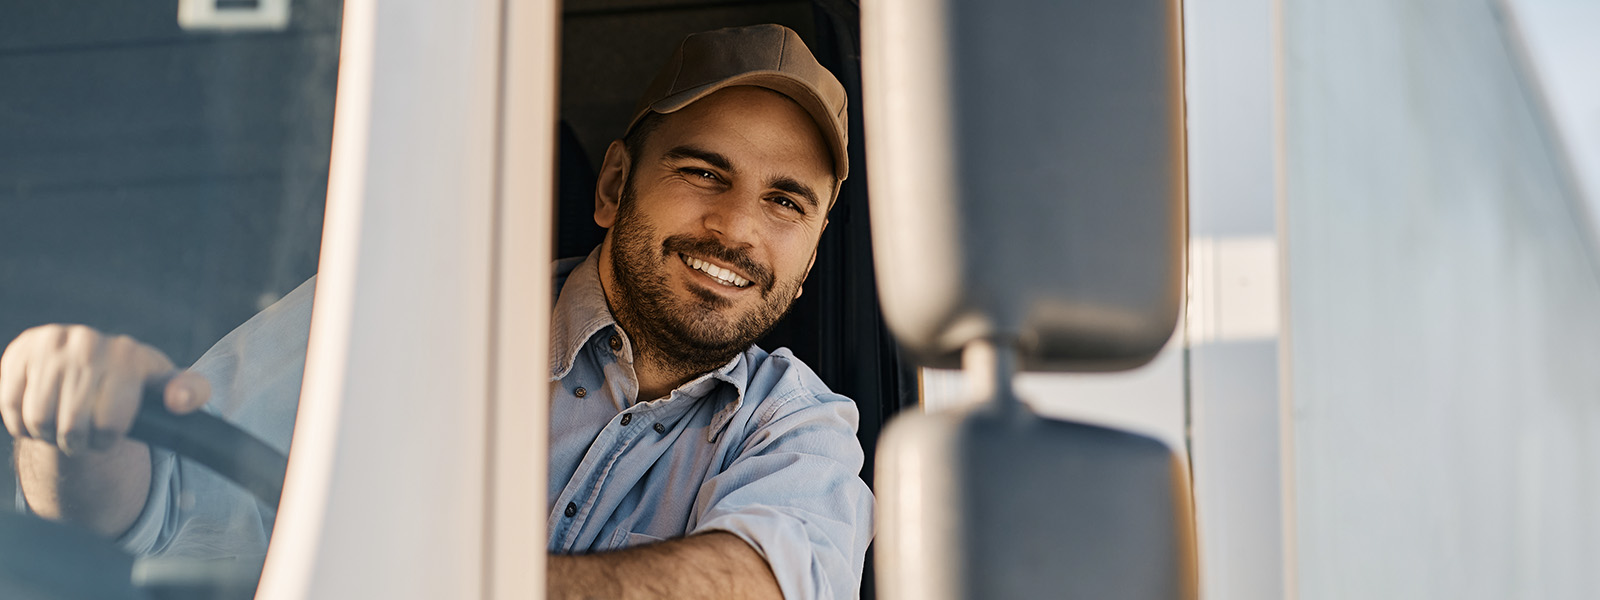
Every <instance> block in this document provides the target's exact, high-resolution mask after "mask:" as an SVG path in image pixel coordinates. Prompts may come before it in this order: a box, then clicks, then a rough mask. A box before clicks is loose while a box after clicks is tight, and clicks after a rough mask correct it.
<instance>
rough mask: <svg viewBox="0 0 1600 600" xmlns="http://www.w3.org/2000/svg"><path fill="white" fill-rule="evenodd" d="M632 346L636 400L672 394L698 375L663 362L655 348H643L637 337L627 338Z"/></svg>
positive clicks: (653, 398) (670, 362)
mask: <svg viewBox="0 0 1600 600" xmlns="http://www.w3.org/2000/svg"><path fill="white" fill-rule="evenodd" d="M629 340H630V341H632V342H633V343H634V346H633V373H634V376H636V377H638V378H639V397H638V398H637V400H640V401H648V400H655V399H657V398H661V397H663V396H666V395H667V394H670V393H672V390H675V389H677V388H678V386H680V385H683V384H685V383H688V382H689V380H690V379H694V378H695V376H697V375H699V374H700V373H688V372H685V370H684V369H683V368H682V367H681V366H677V365H673V364H672V361H668V360H663V358H664V357H663V356H661V355H660V353H658V352H656V351H655V350H656V349H655V348H650V347H647V346H645V345H644V344H643V343H642V341H643V340H640V339H639V338H637V337H633V336H631V335H630V336H629Z"/></svg>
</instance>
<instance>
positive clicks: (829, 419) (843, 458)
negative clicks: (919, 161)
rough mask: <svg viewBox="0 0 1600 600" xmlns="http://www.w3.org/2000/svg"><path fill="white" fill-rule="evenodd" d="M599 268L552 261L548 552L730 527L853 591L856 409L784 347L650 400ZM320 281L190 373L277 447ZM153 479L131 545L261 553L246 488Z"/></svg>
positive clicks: (859, 523) (865, 522)
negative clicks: (641, 397)
mask: <svg viewBox="0 0 1600 600" xmlns="http://www.w3.org/2000/svg"><path fill="white" fill-rule="evenodd" d="M597 264H598V261H597V260H596V259H595V255H591V256H590V257H589V258H588V259H569V260H564V261H560V262H558V263H557V265H556V271H557V272H556V281H557V283H556V287H557V289H559V290H560V295H559V296H558V298H557V300H556V305H555V311H554V314H553V315H552V322H551V327H552V331H551V350H552V352H551V364H550V376H551V377H550V379H551V383H550V386H551V389H550V392H551V398H550V456H549V458H550V484H549V485H550V487H549V499H548V500H549V504H548V505H547V506H546V509H547V510H548V514H549V515H550V517H549V534H550V537H549V549H550V551H551V552H555V553H583V552H599V551H604V550H613V549H618V548H623V547H627V546H632V545H638V544H643V543H648V542H652V541H656V540H661V539H667V538H673V537H681V536H684V535H688V534H692V533H699V532H705V531H727V532H729V533H732V534H734V535H737V536H739V537H740V538H741V539H743V540H745V541H746V542H748V543H749V544H750V545H751V547H753V548H755V549H756V551H757V552H759V553H760V554H761V555H762V556H763V557H765V558H766V559H767V562H768V563H769V564H770V565H771V566H772V570H773V573H774V574H775V575H777V578H778V583H779V586H780V587H781V588H782V589H783V593H784V596H785V597H788V598H850V597H855V596H856V595H857V593H858V591H859V586H860V581H861V573H862V568H863V564H862V563H863V560H864V556H865V553H866V548H867V543H868V542H869V541H870V540H871V537H872V495H871V492H870V491H869V490H868V489H867V486H866V485H865V484H864V483H863V482H862V481H861V479H860V478H859V477H858V476H857V473H859V472H860V470H861V464H862V450H861V445H860V443H859V442H858V441H857V440H856V437H855V430H856V426H857V425H856V424H857V415H858V413H857V411H856V406H855V404H854V403H853V402H851V401H850V400H849V399H848V398H845V397H843V396H840V395H838V394H834V393H832V392H829V391H828V388H827V386H825V385H823V383H822V382H821V380H819V379H818V378H817V376H816V375H815V374H814V373H813V372H812V371H811V370H810V369H809V368H807V367H806V366H805V365H804V364H802V363H801V362H800V361H799V360H796V359H795V358H794V356H793V355H792V354H790V353H789V351H788V350H784V349H780V350H778V351H777V352H773V353H772V354H767V353H766V352H763V351H762V350H761V349H760V348H756V347H751V348H750V349H749V350H747V351H746V352H745V353H743V354H741V355H739V356H738V357H735V358H734V359H733V360H732V361H730V362H729V363H728V364H727V365H725V366H724V367H722V368H720V369H717V370H716V371H713V372H711V373H707V374H705V375H703V376H701V377H699V378H696V379H695V380H693V381H690V382H689V383H686V384H684V385H683V386H682V387H679V388H678V389H676V390H673V391H672V393H671V394H669V395H668V396H667V397H665V398H658V399H654V400H650V401H645V402H639V401H637V398H636V396H637V395H638V389H639V384H638V379H637V378H636V377H635V375H634V371H633V361H632V356H633V348H632V344H631V342H630V341H629V340H628V338H627V336H626V335H625V334H623V333H622V331H621V330H620V329H619V328H618V327H617V326H616V323H615V321H613V320H612V317H611V312H610V310H609V309H608V308H607V305H606V303H605V295H604V293H603V292H602V291H601V289H600V280H599V269H598V266H597ZM314 289H315V278H313V279H312V280H310V281H307V282H306V283H305V284H302V285H301V286H300V287H299V288H297V289H296V290H294V291H293V292H291V293H290V294H289V295H288V296H285V297H284V298H283V299H282V300H280V301H278V302H277V303H276V304H274V305H272V306H271V307H269V308H268V309H266V310H264V311H262V312H261V313H260V314H257V315H256V316H255V317H253V318H251V319H250V320H249V321H247V322H246V323H244V324H243V325H240V326H239V327H238V328H237V329H235V330H233V331H232V332H230V333H229V334H228V335H227V336H226V337H224V338H223V339H222V340H221V341H218V342H217V343H216V345H214V346H212V347H211V349H210V350H208V351H207V352H206V353H205V355H204V356H202V357H201V358H200V359H199V360H198V361H196V362H195V364H194V366H193V367H191V368H192V369H193V370H195V371H199V372H200V373H202V374H204V375H205V376H206V378H207V379H209V380H210V381H211V385H212V399H211V401H210V402H209V403H208V404H207V405H206V407H205V410H207V411H210V412H213V413H216V414H219V415H221V416H223V417H224V418H226V419H228V420H230V421H232V422H234V423H236V424H238V425H239V426H240V427H242V428H243V429H245V430H246V431H249V432H251V433H253V434H255V435H256V436H257V437H260V438H262V439H264V440H266V441H267V442H268V443H269V444H272V445H273V446H276V447H277V448H278V449H280V450H285V449H287V448H288V446H289V438H290V436H291V434H292V433H293V430H294V416H295V410H296V407H297V405H298V400H299V392H300V379H301V374H302V373H303V371H304V367H305V351H306V344H307V340H308V335H309V331H310V326H311V304H312V295H313V291H314ZM613 339H615V340H616V342H615V344H616V346H617V349H613V342H612V340H613ZM580 388H581V389H582V390H583V391H582V392H579V391H578V390H579V389H580ZM151 475H152V477H151V482H150V483H151V487H150V495H149V500H148V501H147V502H146V505H145V508H144V511H143V512H142V513H141V514H140V515H139V518H138V520H137V521H135V523H134V525H133V526H132V527H131V528H130V529H129V530H128V531H127V532H126V533H125V534H123V536H122V538H121V540H119V541H120V543H121V544H122V545H123V547H125V548H126V549H128V550H129V551H130V552H133V553H135V554H138V555H155V556H168V557H192V558H219V557H251V558H254V559H257V560H259V558H260V557H262V556H265V554H266V547H267V540H268V539H269V538H270V537H271V523H272V515H271V512H270V511H268V510H267V509H264V508H261V507H260V506H259V505H258V504H257V503H256V501H255V500H254V499H253V498H251V497H250V496H249V495H248V494H246V493H245V492H243V491H242V490H240V489H238V488H237V487H236V486H234V485H233V484H231V483H228V482H227V481H226V480H223V479H222V478H221V477H219V476H217V475H216V474H214V473H212V472H211V471H209V470H207V469H206V468H205V467H202V466H200V465H198V464H196V463H194V462H192V461H189V460H186V459H184V458H182V457H177V456H174V455H173V454H172V453H170V452H166V451H162V450H159V449H157V450H155V451H153V453H152V473H151ZM20 496H21V495H20V494H18V504H19V505H23V503H22V499H21V497H20ZM23 506H25V505H23ZM530 508H531V507H530ZM638 576H640V577H648V576H649V574H639V575H638Z"/></svg>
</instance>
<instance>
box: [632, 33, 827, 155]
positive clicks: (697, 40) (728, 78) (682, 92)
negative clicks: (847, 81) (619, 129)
mask: <svg viewBox="0 0 1600 600" xmlns="http://www.w3.org/2000/svg"><path fill="white" fill-rule="evenodd" d="M735 85H753V86H757V87H763V88H767V89H769V90H772V91H774V92H778V93H780V94H783V95H784V96H787V97H789V99H791V100H794V101H795V103H797V104H799V105H800V106H801V108H804V109H805V110H806V112H807V113H809V114H810V115H811V119H812V120H813V121H816V122H817V127H818V128H820V129H821V130H822V137H823V138H824V139H826V140H827V141H828V149H829V150H831V151H832V152H833V165H834V168H833V172H834V175H835V176H836V177H838V178H839V181H844V179H845V176H847V175H849V174H850V156H849V154H847V153H846V151H845V148H846V147H847V143H848V142H849V137H850V134H849V131H850V129H849V127H848V121H847V117H846V113H845V108H846V100H847V98H846V96H845V92H844V86H843V85H841V84H840V83H839V80H838V79H835V78H834V76H833V73H830V72H828V70H827V69H826V68H823V66H822V65H821V64H819V63H817V59H816V57H814V56H812V55H811V50H809V49H807V48H806V44H805V42H803V41H801V40H800V35H799V34H797V33H795V32H794V31H793V30H791V29H789V28H788V27H784V26H782V25H773V24H766V25H751V26H749V27H729V28H727V29H718V30H716V31H707V32H703V33H696V34H692V35H690V36H689V37H686V38H684V39H683V43H682V44H679V45H678V49H677V51H675V52H673V53H672V59H671V60H668V61H667V64H666V66H665V67H662V68H661V73H660V74H658V75H656V78H655V81H652V82H650V87H649V88H647V89H646V90H645V92H644V96H643V97H641V98H640V99H639V104H638V106H637V107H635V108H634V111H633V120H632V121H629V122H628V131H629V132H632V131H633V128H634V126H636V125H638V124H639V121H641V120H643V119H644V117H645V115H647V114H649V113H651V112H657V113H661V114H667V113H671V112H674V111H677V110H679V109H682V108H683V107H685V106H688V105H690V104H692V103H694V101H696V100H699V99H701V98H704V97H706V96H708V95H711V93H712V92H715V91H717V90H720V89H722V88H725V87H730V86H735Z"/></svg>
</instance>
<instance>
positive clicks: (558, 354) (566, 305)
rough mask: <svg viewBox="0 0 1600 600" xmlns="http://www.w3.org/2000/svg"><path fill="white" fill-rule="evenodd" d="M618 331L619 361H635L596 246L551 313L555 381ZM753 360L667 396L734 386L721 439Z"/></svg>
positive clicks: (714, 424)
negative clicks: (596, 342)
mask: <svg viewBox="0 0 1600 600" xmlns="http://www.w3.org/2000/svg"><path fill="white" fill-rule="evenodd" d="M569 265H570V263H566V262H562V263H558V264H557V274H556V275H557V277H558V278H559V277H560V276H561V273H560V272H559V271H560V269H561V268H563V267H567V266H569ZM608 329H610V330H614V331H616V332H617V336H618V337H620V338H621V339H622V350H621V351H619V352H617V360H619V361H623V362H628V363H632V361H633V342H632V341H631V340H629V339H628V334H627V333H626V332H624V331H623V330H622V328H621V327H618V326H617V321H616V319H615V318H614V317H612V315H611V307H610V305H608V304H606V293H605V289H604V288H603V287H601V285H600V249H599V248H595V249H594V251H593V252H590V253H589V256H588V257H587V258H585V259H583V262H581V263H578V264H577V266H576V267H572V270H571V271H570V272H569V273H568V274H567V275H566V282H565V283H564V284H563V285H562V286H561V293H560V295H559V296H557V297H556V303H555V307H554V309H553V310H552V313H551V315H550V381H556V380H559V379H561V378H562V377H566V376H567V373H570V372H572V365H573V363H574V362H575V361H577V358H578V352H579V351H580V350H582V349H583V346H584V345H585V344H587V343H588V342H589V340H590V339H593V338H594V336H596V335H599V334H601V333H603V332H605V331H606V330H608ZM749 375H750V373H749V361H747V360H745V353H744V352H741V353H739V354H738V355H737V356H734V357H733V359H732V360H729V361H728V363H727V364H725V365H722V366H721V367H720V368H717V369H716V370H714V371H711V372H708V373H702V374H700V376H698V377H695V378H694V379H691V380H689V382H688V383H685V384H683V385H680V386H678V388H677V389H675V390H672V393H671V394H668V395H667V398H666V400H674V399H677V398H679V397H688V398H703V397H707V396H710V395H711V393H712V392H714V391H716V388H717V383H718V382H723V383H727V384H729V385H732V386H733V388H734V390H735V391H736V393H735V394H734V398H733V402H729V403H728V405H727V406H723V407H722V408H721V409H720V410H718V411H717V414H716V416H714V417H713V418H712V421H711V433H710V434H709V435H710V439H711V440H713V441H714V440H715V439H716V436H717V434H718V433H719V432H720V431H721V430H722V429H723V428H724V427H725V426H727V424H728V421H729V420H730V419H732V418H733V415H734V413H736V412H738V410H739V407H740V406H741V405H742V404H744V391H745V385H746V384H747V383H748V382H749V379H750V377H749Z"/></svg>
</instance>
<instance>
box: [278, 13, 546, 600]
mask: <svg viewBox="0 0 1600 600" xmlns="http://www.w3.org/2000/svg"><path fill="white" fill-rule="evenodd" d="M499 9H500V5H499V3H498V2H496V1H493V0H464V1H458V2H450V3H438V2H429V1H424V0H405V1H389V2H381V3H380V2H375V1H373V0H350V1H348V2H347V3H346V4H345V19H344V34H343V40H342V46H341V59H342V63H341V66H340V74H339V92H338V101H337V108H336V117H335V132H334V158H333V161H334V162H333V172H332V175H331V181H330V185H329V197H328V211H327V212H328V216H327V221H326V224H325V228H324V241H323V250H322V257H321V276H320V282H319V285H318V289H317V298H316V309H315V314H314V316H313V325H312V327H313V330H312V340H311V348H310V356H309V360H308V363H307V367H306V379H305V385H304V393H303V395H302V401H301V404H300V412H299V415H298V422H297V427H296V432H295V446H294V453H293V455H292V456H291V463H290V470H289V476H288V481H287V486H286V491H285V495H284V499H283V505H282V512H281V513H280V515H279V524H278V527H277V530H276V533H275V535H274V539H273V544H272V547H271V549H270V555H269V557H268V562H267V567H266V573H265V575H264V578H263V582H262V586H261V589H260V595H259V597H263V598H473V597H481V596H483V594H484V590H485V580H486V571H485V552H486V549H487V548H488V546H489V544H488V541H487V539H486V535H485V530H484V529H485V519H486V506H488V498H487V491H486V486H487V482H488V475H489V468H490V467H489V465H488V463H487V460H486V459H487V458H488V448H487V444H486V440H487V439H489V438H487V437H486V434H487V433H488V420H487V419H488V415H489V408H488V407H489V399H490V391H491V389H493V388H492V387H491V385H490V381H491V380H490V373H491V366H492V365H493V363H492V362H491V360H492V358H493V348H494V346H493V341H494V340H493V338H492V337H491V333H490V331H491V329H490V324H491V319H493V318H494V317H495V314H494V313H493V312H492V303H491V298H492V294H493V293H494V291H495V289H494V287H493V285H492V281H493V275H494V272H493V270H492V265H493V263H492V262H491V257H492V252H493V247H492V245H491V242H492V239H493V238H492V236H493V234H494V227H493V217H494V214H495V212H494V200H495V195H494V194H495V189H496V185H495V175H496V171H495V164H496V163H495V158H496V155H495V147H496V143H497V139H496V135H495V129H496V125H497V123H496V118H497V116H498V115H497V111H496V107H497V104H496V98H497V95H498V93H499V87H498V83H499V74H500V67H499V64H500V63H499V54H500V50H501V49H500V45H499V39H500V22H499V12H498V11H499ZM518 285H520V284H518ZM513 287H516V286H513ZM518 289H520V288H518ZM508 293H509V292H508ZM520 293H526V291H525V290H523V291H522V292H520ZM540 460H542V458H541V459H540ZM499 468H505V466H504V465H500V466H499ZM540 506H543V504H542V503H539V504H536V505H535V507H540Z"/></svg>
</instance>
